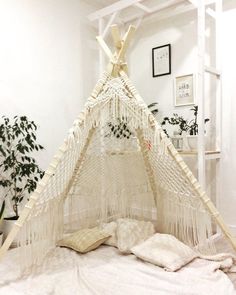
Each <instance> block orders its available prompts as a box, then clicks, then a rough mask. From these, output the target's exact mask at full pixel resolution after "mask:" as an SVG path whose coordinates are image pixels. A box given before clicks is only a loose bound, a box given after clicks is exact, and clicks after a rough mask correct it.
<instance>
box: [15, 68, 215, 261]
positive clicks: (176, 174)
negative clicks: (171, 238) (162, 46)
mask: <svg viewBox="0 0 236 295" xmlns="http://www.w3.org/2000/svg"><path fill="white" fill-rule="evenodd" d="M99 83H100V84H101V83H102V85H103V86H102V87H101V89H102V90H101V92H100V93H99V94H98V96H97V97H96V99H94V98H93V97H90V99H89V100H88V102H87V104H86V106H85V110H84V111H83V112H82V113H81V115H80V116H79V118H78V119H77V120H76V121H75V122H74V125H73V128H72V129H71V130H70V133H69V136H68V138H67V139H66V149H64V150H61V156H60V160H59V161H57V162H58V164H57V165H56V166H53V164H52V165H51V166H50V167H51V168H50V167H49V170H48V171H47V173H49V174H50V169H52V171H53V174H51V176H50V177H49V180H48V182H47V183H46V184H45V186H44V187H43V189H42V192H41V194H40V196H39V198H38V199H37V201H36V204H35V206H34V207H33V208H32V210H31V212H30V214H29V216H28V217H27V220H26V221H25V223H24V224H23V226H22V227H21V230H20V234H19V240H18V246H19V249H20V250H19V251H20V257H21V264H22V265H23V266H27V264H28V265H32V264H37V263H40V262H41V260H42V259H43V257H44V256H45V254H46V253H47V252H48V251H49V250H50V249H52V248H54V247H55V245H56V241H57V240H59V239H60V238H62V236H63V233H65V232H72V231H75V230H77V229H80V228H85V227H90V226H95V225H98V224H100V223H102V222H108V221H111V220H115V219H117V218H119V217H131V218H138V219H142V220H143V219H144V220H152V221H154V223H155V224H156V227H157V231H159V232H165V233H170V234H173V235H175V236H176V237H177V238H179V239H180V240H182V241H183V242H185V243H186V244H188V245H190V246H192V247H194V246H196V247H198V249H199V250H200V251H201V252H203V253H209V252H211V253H212V252H214V247H213V245H212V243H210V240H209V238H210V236H211V235H212V220H211V215H210V214H209V212H208V211H206V209H205V207H204V205H203V203H202V200H201V199H200V198H199V196H198V195H197V193H196V190H195V189H194V187H193V184H192V183H191V182H190V180H189V179H188V178H187V177H186V174H185V173H184V171H183V169H181V168H180V166H179V165H178V163H177V162H176V160H175V159H174V158H173V156H172V155H171V154H170V152H169V149H168V148H167V145H168V143H169V140H168V139H167V138H166V137H163V138H161V128H160V127H159V126H158V127H157V125H156V124H155V125H153V124H151V121H150V116H152V115H151V114H150V112H149V110H148V108H147V106H146V104H145V103H144V102H143V101H141V100H140V101H138V100H137V99H136V98H135V97H134V95H133V94H132V91H131V90H130V88H129V85H127V83H126V80H125V79H124V78H122V77H119V78H112V77H111V76H109V75H107V74H105V75H104V76H103V78H102V79H101V81H99ZM121 126H122V127H121ZM55 160H57V159H55Z"/></svg>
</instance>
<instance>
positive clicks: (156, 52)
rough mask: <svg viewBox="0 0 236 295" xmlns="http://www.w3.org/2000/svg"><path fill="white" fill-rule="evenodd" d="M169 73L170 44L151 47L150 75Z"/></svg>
mask: <svg viewBox="0 0 236 295" xmlns="http://www.w3.org/2000/svg"><path fill="white" fill-rule="evenodd" d="M170 74H171V44H165V45H162V46H158V47H154V48H152V76H153V77H160V76H165V75H170Z"/></svg>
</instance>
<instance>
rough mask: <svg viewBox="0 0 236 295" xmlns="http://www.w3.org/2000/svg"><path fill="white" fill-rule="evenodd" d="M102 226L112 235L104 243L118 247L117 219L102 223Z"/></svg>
mask: <svg viewBox="0 0 236 295" xmlns="http://www.w3.org/2000/svg"><path fill="white" fill-rule="evenodd" d="M100 228H101V229H102V230H103V231H104V232H106V233H108V234H109V235H110V236H111V237H110V238H109V239H108V240H106V241H105V242H104V244H106V245H109V246H113V247H117V235H116V230H117V223H116V222H115V221H112V222H109V223H102V224H101V226H100Z"/></svg>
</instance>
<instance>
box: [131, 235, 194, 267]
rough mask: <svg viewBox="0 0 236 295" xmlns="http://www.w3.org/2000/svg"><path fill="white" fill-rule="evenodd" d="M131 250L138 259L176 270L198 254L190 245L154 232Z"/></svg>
mask: <svg viewBox="0 0 236 295" xmlns="http://www.w3.org/2000/svg"><path fill="white" fill-rule="evenodd" d="M131 251H132V253H133V254H134V255H136V256H137V257H139V258H140V259H142V260H145V261H147V262H150V263H153V264H155V265H158V266H161V267H164V269H165V270H167V271H176V270H178V269H180V268H181V267H182V266H184V265H186V264H187V263H189V262H190V261H192V260H193V259H194V258H196V257H197V256H198V255H197V253H195V252H194V251H193V250H192V249H191V248H190V247H188V246H187V245H185V244H184V243H182V242H180V241H179V240H178V239H176V238H175V237H174V236H171V235H167V234H155V235H154V236H152V237H150V238H149V239H148V240H146V241H145V242H143V243H142V244H140V245H137V246H135V247H133V248H132V249H131Z"/></svg>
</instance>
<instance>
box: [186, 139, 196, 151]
mask: <svg viewBox="0 0 236 295" xmlns="http://www.w3.org/2000/svg"><path fill="white" fill-rule="evenodd" d="M197 139H198V136H197V135H187V142H188V147H189V149H190V150H191V151H192V150H197V141H198V140H197Z"/></svg>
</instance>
